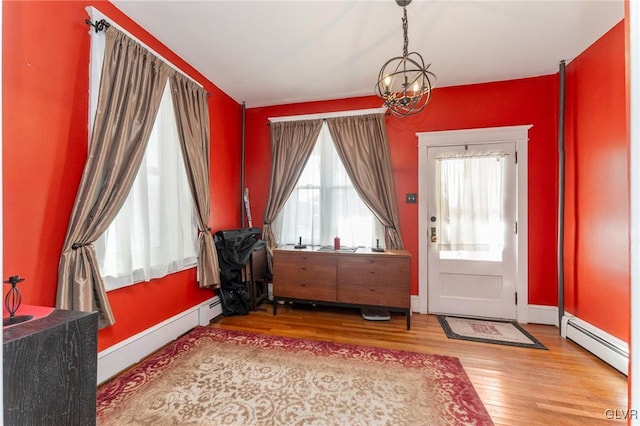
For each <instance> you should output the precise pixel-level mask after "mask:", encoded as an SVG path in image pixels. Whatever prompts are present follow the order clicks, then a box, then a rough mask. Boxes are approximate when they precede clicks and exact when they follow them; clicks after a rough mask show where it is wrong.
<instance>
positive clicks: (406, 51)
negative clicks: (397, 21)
mask: <svg viewBox="0 0 640 426" xmlns="http://www.w3.org/2000/svg"><path fill="white" fill-rule="evenodd" d="M402 9H404V16H403V17H402V30H403V31H404V49H403V56H404V57H405V58H406V57H407V56H408V55H409V35H408V34H407V33H408V28H409V24H408V22H407V8H406V7H403V8H402Z"/></svg>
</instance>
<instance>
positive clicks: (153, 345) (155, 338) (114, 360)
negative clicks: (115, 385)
mask: <svg viewBox="0 0 640 426" xmlns="http://www.w3.org/2000/svg"><path fill="white" fill-rule="evenodd" d="M221 314H222V307H221V306H220V300H219V298H218V296H215V297H212V298H211V299H209V300H207V301H205V302H203V303H201V304H200V305H198V306H194V307H193V308H190V309H187V310H186V311H183V312H181V313H179V314H178V315H174V316H173V317H171V318H169V319H167V320H165V321H162V322H161V323H158V324H156V325H154V326H153V327H151V328H148V329H146V330H144V331H142V332H140V333H138V334H136V335H135V336H132V337H130V338H128V339H126V340H123V341H122V342H120V343H117V344H115V345H113V346H111V347H109V348H107V349H105V350H104V351H101V352H99V353H98V384H100V383H103V382H105V381H106V380H108V379H110V378H111V377H113V376H115V375H116V374H118V373H120V372H122V371H124V370H126V369H127V368H129V367H131V366H132V365H134V364H136V363H137V362H140V360H141V359H143V358H145V357H147V356H149V355H150V354H152V353H153V352H155V351H157V350H158V349H160V348H161V347H163V346H164V345H166V344H167V343H169V342H171V341H173V340H175V339H177V338H178V337H180V336H182V335H183V334H184V333H186V332H187V331H189V330H191V329H192V328H194V327H196V326H197V325H203V326H204V325H208V324H209V322H210V321H211V320H212V319H213V318H215V317H217V316H218V315H221Z"/></svg>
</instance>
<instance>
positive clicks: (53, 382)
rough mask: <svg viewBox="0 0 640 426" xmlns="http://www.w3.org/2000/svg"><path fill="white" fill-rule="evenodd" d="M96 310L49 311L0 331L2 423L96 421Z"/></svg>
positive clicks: (51, 423)
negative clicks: (0, 333)
mask: <svg viewBox="0 0 640 426" xmlns="http://www.w3.org/2000/svg"><path fill="white" fill-rule="evenodd" d="M97 334H98V315H97V313H95V312H94V313H87V312H74V311H65V310H59V309H56V310H54V311H53V312H52V313H51V314H49V315H47V316H46V317H43V318H39V319H35V320H32V321H28V322H25V323H22V324H18V325H14V326H12V327H8V328H5V329H4V339H3V340H4V342H3V348H4V353H3V356H4V366H3V368H4V370H3V374H4V377H3V382H4V383H3V386H4V388H3V394H4V424H5V425H8V426H17V425H19V426H23V425H65V426H72V425H81V426H86V425H95V423H96V383H97V364H96V363H97Z"/></svg>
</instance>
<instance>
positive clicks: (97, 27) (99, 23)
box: [84, 19, 111, 33]
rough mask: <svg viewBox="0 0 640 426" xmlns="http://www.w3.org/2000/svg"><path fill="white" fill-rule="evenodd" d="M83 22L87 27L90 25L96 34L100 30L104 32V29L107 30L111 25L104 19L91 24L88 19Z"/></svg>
mask: <svg viewBox="0 0 640 426" xmlns="http://www.w3.org/2000/svg"><path fill="white" fill-rule="evenodd" d="M84 22H85V24H87V25H91V26H92V27H93V28H94V29H95V30H96V32H97V33H99V32H100V31H102V30H105V29H107V28H109V27H110V26H111V24H109V23H108V22H107V21H105V20H104V19H101V20H99V21H96V22H95V23H93V22H91V20H90V19H85V20H84Z"/></svg>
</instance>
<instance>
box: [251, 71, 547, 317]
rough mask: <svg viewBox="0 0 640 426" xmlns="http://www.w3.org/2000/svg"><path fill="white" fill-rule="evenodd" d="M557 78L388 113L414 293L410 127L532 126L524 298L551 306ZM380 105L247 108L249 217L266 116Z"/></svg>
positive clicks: (263, 181) (259, 191) (262, 158)
mask: <svg viewBox="0 0 640 426" xmlns="http://www.w3.org/2000/svg"><path fill="white" fill-rule="evenodd" d="M557 86H558V83H557V76H556V75H551V76H544V77H538V78H529V79H522V80H513V81H505V82H497V83H488V84H477V85H469V86H460V87H445V88H442V89H436V90H434V94H433V98H432V101H431V103H430V104H429V106H427V108H426V110H425V111H424V112H422V113H421V114H419V115H417V116H413V117H408V118H402V119H398V118H395V117H393V116H388V117H387V129H388V135H389V144H390V151H391V161H392V168H393V173H394V179H395V185H396V191H397V194H396V199H397V202H398V210H399V215H400V230H401V233H402V238H403V239H404V242H405V246H406V248H407V250H409V251H410V252H411V253H412V255H413V262H412V272H411V274H412V284H411V285H412V293H413V294H418V268H417V263H418V204H406V203H405V201H404V198H405V194H406V193H408V192H415V193H417V192H418V149H417V143H418V140H417V137H416V133H417V132H425V131H433V130H451V129H466V128H476V127H494V126H511V125H524V124H533V128H532V129H531V130H530V133H529V135H530V142H529V303H531V304H539V305H556V304H557V273H556V270H557V269H556V232H557V231H556V230H557V220H556V205H557V186H556V182H557V157H558V154H557V136H556V115H557ZM380 105H381V102H380V100H379V99H378V98H376V97H374V96H370V97H362V98H350V99H341V100H333V101H324V102H310V103H300V104H290V105H279V106H273V107H263V108H249V109H248V110H247V155H246V162H247V166H246V167H247V177H246V183H247V186H248V188H249V189H250V193H251V204H252V208H253V213H254V214H253V216H254V217H255V218H256V221H257V220H259V219H261V218H262V217H263V215H264V208H265V206H266V200H267V197H268V191H269V178H270V159H271V151H270V142H269V127H268V125H267V118H269V117H279V116H286V115H297V114H311V113H318V112H331V111H342V110H353V109H363V108H377V107H379V106H380Z"/></svg>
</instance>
